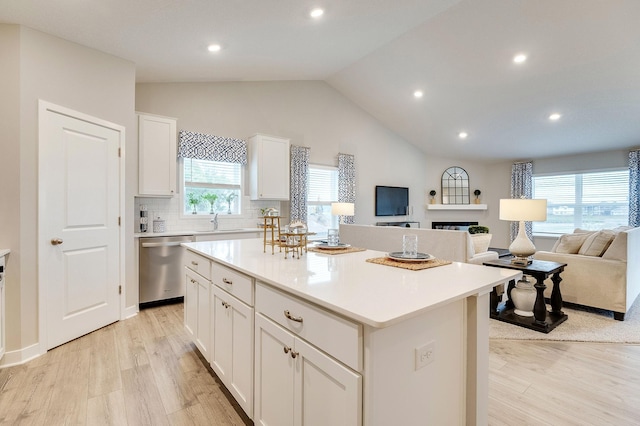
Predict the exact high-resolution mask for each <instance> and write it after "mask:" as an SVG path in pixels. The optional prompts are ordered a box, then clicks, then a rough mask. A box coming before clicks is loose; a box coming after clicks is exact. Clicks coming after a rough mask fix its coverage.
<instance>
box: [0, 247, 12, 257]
mask: <svg viewBox="0 0 640 426" xmlns="http://www.w3.org/2000/svg"><path fill="white" fill-rule="evenodd" d="M9 253H11V250H9V249H0V257H2V256H6V255H8V254H9Z"/></svg>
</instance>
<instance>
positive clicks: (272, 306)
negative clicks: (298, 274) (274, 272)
mask: <svg viewBox="0 0 640 426" xmlns="http://www.w3.org/2000/svg"><path fill="white" fill-rule="evenodd" d="M255 327H256V331H255V369H256V371H255V411H254V422H255V424H259V425H272V424H277V425H305V426H307V425H361V424H362V375H361V374H360V373H358V372H357V371H354V370H352V369H350V368H349V367H347V366H346V365H345V364H347V363H348V364H352V365H354V366H355V367H357V366H361V365H362V364H361V359H362V350H361V347H362V346H361V345H362V338H361V336H362V335H361V328H360V326H359V325H357V324H354V323H351V322H350V321H346V320H344V319H342V318H340V317H337V316H335V315H333V314H331V313H329V312H326V311H323V310H321V309H318V308H316V307H314V306H311V305H309V304H308V303H306V302H303V301H301V300H299V299H296V298H294V297H291V296H288V295H285V294H283V293H281V292H278V291H276V290H273V289H270V288H268V287H267V286H264V285H262V284H257V285H256V320H255ZM314 345H318V346H317V347H316V346H314ZM327 407H331V410H327Z"/></svg>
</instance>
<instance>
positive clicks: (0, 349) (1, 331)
mask: <svg viewBox="0 0 640 426" xmlns="http://www.w3.org/2000/svg"><path fill="white" fill-rule="evenodd" d="M4 269H5V260H4V256H0V359H2V357H3V356H4V353H5V352H6V349H7V347H6V324H5V312H4V311H5V306H4V304H5V302H4V301H5V290H4V289H5V285H4V276H5V270H4Z"/></svg>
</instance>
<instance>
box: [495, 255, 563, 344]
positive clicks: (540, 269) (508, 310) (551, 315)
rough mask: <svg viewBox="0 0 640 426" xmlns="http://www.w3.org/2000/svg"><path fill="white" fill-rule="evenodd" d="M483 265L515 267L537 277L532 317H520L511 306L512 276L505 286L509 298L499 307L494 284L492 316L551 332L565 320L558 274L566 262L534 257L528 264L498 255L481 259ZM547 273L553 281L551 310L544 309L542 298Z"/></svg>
mask: <svg viewBox="0 0 640 426" xmlns="http://www.w3.org/2000/svg"><path fill="white" fill-rule="evenodd" d="M483 265H485V266H493V267H496V268H507V269H515V270H518V271H522V273H523V274H525V275H529V276H532V277H533V278H535V280H536V283H535V284H534V287H535V289H536V302H535V305H534V306H533V317H523V316H520V315H517V314H515V313H514V312H513V311H514V306H513V302H512V300H511V290H513V288H514V287H515V281H513V280H511V281H509V286H508V288H507V296H508V300H507V301H506V303H505V304H504V306H503V307H498V294H497V292H496V289H495V288H494V289H493V291H492V292H491V298H490V308H491V312H490V315H491V318H494V319H497V320H499V321H504V322H508V323H510V324H515V325H519V326H521V327H525V328H530V329H531V330H536V331H540V332H542V333H548V332H550V331H551V330H553V329H554V328H556V327H557V326H558V325H559V324H562V323H563V322H565V321H566V320H567V318H568V317H567V315H566V314H565V313H564V312H562V293H561V292H560V282H561V281H562V278H560V274H561V273H562V271H564V268H565V266H567V264H566V263H558V262H548V261H544V260H534V261H533V262H532V263H531V264H529V265H514V264H512V263H511V260H509V259H498V260H491V261H488V262H484V263H483ZM549 276H551V281H553V290H552V291H551V311H550V312H547V307H546V305H545V302H544V290H545V289H546V288H547V286H546V285H545V283H544V280H545V279H547V278H548V277H549Z"/></svg>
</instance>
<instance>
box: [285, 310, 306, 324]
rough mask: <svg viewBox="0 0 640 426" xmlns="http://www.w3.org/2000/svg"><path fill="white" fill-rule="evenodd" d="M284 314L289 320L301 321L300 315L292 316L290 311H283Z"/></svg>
mask: <svg viewBox="0 0 640 426" xmlns="http://www.w3.org/2000/svg"><path fill="white" fill-rule="evenodd" d="M284 316H285V317H287V318H288V319H290V320H291V321H295V322H302V317H294V316H293V315H291V312H289V311H284Z"/></svg>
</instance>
